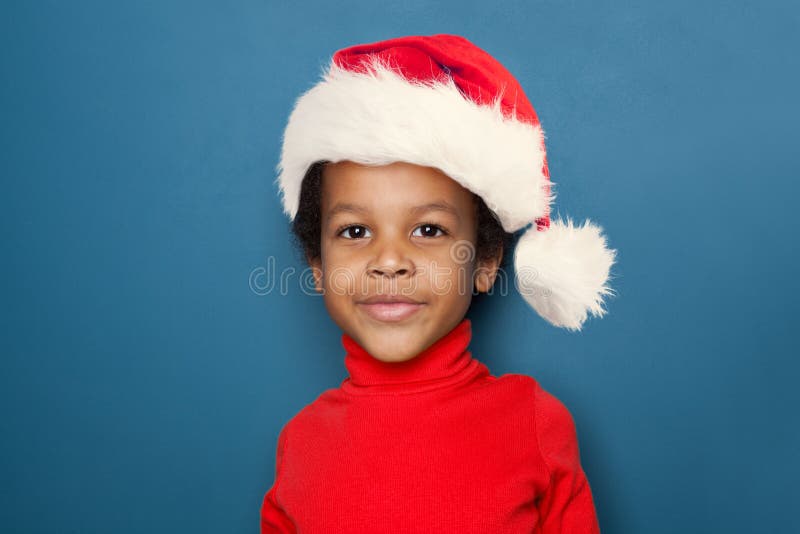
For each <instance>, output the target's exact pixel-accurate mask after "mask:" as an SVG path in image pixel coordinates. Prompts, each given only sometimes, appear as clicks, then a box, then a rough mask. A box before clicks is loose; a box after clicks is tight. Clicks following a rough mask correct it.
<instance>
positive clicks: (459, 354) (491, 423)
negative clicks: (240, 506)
mask: <svg viewBox="0 0 800 534" xmlns="http://www.w3.org/2000/svg"><path fill="white" fill-rule="evenodd" d="M471 328H472V326H471V322H470V320H469V319H464V320H463V321H462V322H461V323H460V324H459V325H458V326H456V327H455V328H454V329H453V330H452V331H451V332H449V333H448V334H447V335H446V336H444V337H443V338H441V339H440V340H438V341H437V342H436V343H434V344H433V345H432V346H431V347H429V348H428V349H427V350H425V351H424V352H422V353H421V354H419V355H418V356H417V357H415V358H413V359H411V360H408V361H406V362H402V363H394V364H392V363H385V362H381V361H380V360H376V359H375V358H372V357H371V356H370V355H369V354H368V353H367V352H366V351H365V350H364V349H363V348H361V347H360V346H359V345H358V344H357V343H356V342H355V341H354V340H353V339H351V338H350V337H349V336H347V335H346V334H343V335H342V344H343V346H344V348H345V366H346V367H347V369H348V371H349V377H348V378H346V379H345V380H344V381H343V382H342V383H341V385H340V386H339V387H338V388H335V389H330V390H327V391H325V392H323V393H322V394H321V395H320V396H319V397H318V398H317V399H316V400H315V401H314V402H312V403H311V404H309V405H307V406H306V407H305V408H303V409H302V410H301V411H300V412H299V413H297V414H296V415H295V416H294V417H293V418H292V419H291V420H290V421H289V422H288V423H287V424H286V425H284V427H283V428H282V429H281V431H280V435H279V437H278V444H277V445H278V446H277V457H276V465H275V480H274V483H273V485H272V487H271V488H270V489H269V491H268V492H267V493H266V495H265V497H264V500H263V506H262V508H261V532H262V534H266V533H275V532H299V533H306V534H316V533H332V534H336V533H384V532H385V533H394V534H397V533H412V532H414V533H416V532H432V533H433V532H436V533H443V532H453V533H459V534H465V533H478V532H481V533H500V532H502V533H523V532H524V533H532V532H533V533H539V534H554V533H571V534H583V533H598V532H599V527H598V521H597V516H596V514H595V509H594V503H593V500H592V493H591V489H590V488H589V484H588V482H587V479H586V475H585V473H584V472H583V469H582V468H581V464H580V459H579V451H578V442H577V436H576V431H575V425H574V423H573V419H572V416H571V415H570V413H569V411H568V410H567V408H566V407H565V406H564V405H563V404H562V403H561V402H560V401H559V400H558V399H556V398H555V397H554V396H553V395H551V394H549V393H547V392H546V391H545V390H544V389H542V388H541V386H540V385H539V384H538V383H537V382H536V381H535V380H534V379H533V378H531V377H529V376H526V375H518V374H506V375H502V376H500V377H495V376H492V375H491V374H490V373H489V370H488V369H487V367H486V366H485V365H484V364H483V363H481V362H480V361H478V360H477V359H475V358H473V357H472V354H471V353H470V351H469V350H468V346H469V342H470V339H471V336H472V330H471Z"/></svg>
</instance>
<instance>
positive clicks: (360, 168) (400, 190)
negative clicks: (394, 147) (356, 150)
mask: <svg viewBox="0 0 800 534" xmlns="http://www.w3.org/2000/svg"><path fill="white" fill-rule="evenodd" d="M473 197H474V195H473V194H472V192H471V191H470V190H468V189H466V188H465V187H463V186H462V185H461V184H459V183H458V182H456V181H455V180H453V179H452V178H450V177H449V176H447V175H446V174H445V173H443V172H442V171H441V170H439V169H436V168H433V167H426V166H421V165H415V164H412V163H406V162H395V163H391V164H388V165H380V166H378V165H362V164H359V163H354V162H351V161H341V162H338V163H333V164H331V163H329V164H327V165H326V166H325V168H324V170H323V180H322V205H323V206H322V207H323V209H325V208H326V207H329V206H332V205H333V204H335V203H337V202H350V203H354V204H360V205H363V206H366V207H371V208H375V207H380V208H381V209H392V208H393V207H398V208H407V207H414V206H418V205H422V204H426V203H430V202H433V201H439V200H443V201H446V202H448V203H450V204H453V205H454V206H455V207H456V208H458V209H469V208H470V207H471V206H472V202H473Z"/></svg>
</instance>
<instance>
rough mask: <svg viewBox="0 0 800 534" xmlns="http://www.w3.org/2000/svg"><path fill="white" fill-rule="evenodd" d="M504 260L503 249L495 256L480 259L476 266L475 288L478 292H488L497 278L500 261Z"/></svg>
mask: <svg viewBox="0 0 800 534" xmlns="http://www.w3.org/2000/svg"><path fill="white" fill-rule="evenodd" d="M502 261H503V249H502V248H501V249H500V252H499V253H498V254H497V256H495V257H494V258H489V259H486V260H481V261H478V263H477V265H476V268H475V278H474V280H475V289H477V290H478V293H488V292H489V290H490V289H492V286H493V285H494V281H495V280H496V279H497V271H498V270H499V268H500V262H502Z"/></svg>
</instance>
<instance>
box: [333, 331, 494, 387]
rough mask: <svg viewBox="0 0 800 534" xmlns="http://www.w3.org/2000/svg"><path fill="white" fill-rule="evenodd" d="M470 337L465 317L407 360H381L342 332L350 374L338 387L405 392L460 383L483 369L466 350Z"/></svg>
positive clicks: (345, 359) (346, 364)
mask: <svg viewBox="0 0 800 534" xmlns="http://www.w3.org/2000/svg"><path fill="white" fill-rule="evenodd" d="M471 339H472V323H471V321H470V320H469V319H466V318H465V319H464V320H462V321H461V322H460V323H459V324H458V325H457V326H456V327H455V328H453V329H452V330H451V331H450V332H448V333H447V334H445V335H444V336H443V337H441V338H439V339H438V340H437V341H436V342H434V343H433V345H431V346H430V347H428V348H427V349H425V350H424V351H422V352H421V353H419V354H418V355H417V356H415V357H413V358H411V359H410V360H406V361H403V362H383V361H381V360H378V359H376V358H374V357H373V356H372V355H371V354H370V353H369V352H367V351H366V350H365V349H364V348H363V347H362V346H361V345H359V344H358V343H357V342H356V341H355V340H354V339H353V338H351V337H350V336H348V335H347V334H345V333H343V334H342V346H343V347H344V349H345V357H344V365H345V367H346V368H347V370H348V372H349V373H350V376H349V377H348V378H347V379H345V380H344V382H342V385H341V387H342V389H344V390H345V391H347V392H349V393H356V394H367V395H369V394H381V393H393V394H405V393H416V392H420V391H427V390H430V389H438V388H442V387H446V386H448V385H451V384H456V383H459V382H461V381H462V380H464V379H466V378H467V376H469V375H471V374H472V373H475V372H476V371H477V370H479V369H483V368H485V366H484V365H483V364H482V363H481V362H479V361H478V360H476V359H474V358H473V357H472V354H471V353H470V351H469V350H468V347H469V343H470V340H471ZM487 373H488V370H487Z"/></svg>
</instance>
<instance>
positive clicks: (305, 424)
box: [281, 388, 342, 439]
mask: <svg viewBox="0 0 800 534" xmlns="http://www.w3.org/2000/svg"><path fill="white" fill-rule="evenodd" d="M340 399H341V395H339V394H337V390H336V389H335V388H332V389H327V390H325V391H323V392H322V393H320V394H319V395H318V396H317V398H316V399H314V400H313V401H311V402H310V403H308V404H306V405H304V406H303V407H302V408H300V409H299V410H297V411H296V412H295V414H294V415H293V416H292V417H291V418H290V419H289V420H288V421H287V422H286V423H285V424H284V426H283V428H282V429H281V434H285V436H284V439H289V438H291V437H292V436H303V435H305V434H307V433H309V432H310V433H315V432H319V431H320V427H321V426H325V425H326V424H328V423H329V422H330V421H331V416H332V415H333V413H334V412H336V411H337V409H338V408H340V407H341V406H342V403H341V402H340Z"/></svg>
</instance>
